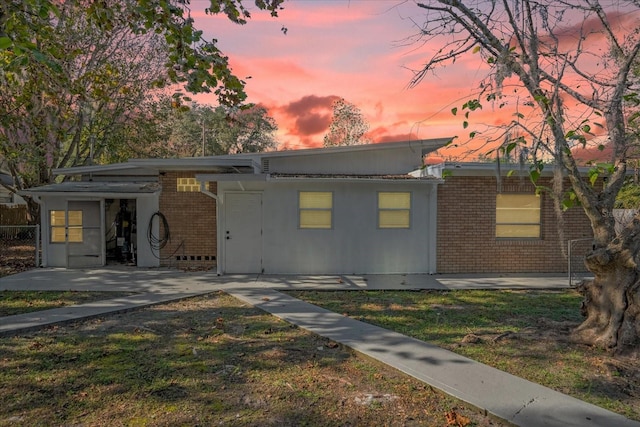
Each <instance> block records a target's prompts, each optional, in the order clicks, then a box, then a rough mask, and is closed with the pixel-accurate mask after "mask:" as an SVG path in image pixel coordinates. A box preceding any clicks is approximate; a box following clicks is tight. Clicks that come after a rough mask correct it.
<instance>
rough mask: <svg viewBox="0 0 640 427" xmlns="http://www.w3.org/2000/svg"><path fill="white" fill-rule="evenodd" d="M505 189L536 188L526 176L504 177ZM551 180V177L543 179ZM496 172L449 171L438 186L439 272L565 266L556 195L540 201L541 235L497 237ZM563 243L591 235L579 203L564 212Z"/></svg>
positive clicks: (559, 269)
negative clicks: (465, 173) (468, 173)
mask: <svg viewBox="0 0 640 427" xmlns="http://www.w3.org/2000/svg"><path fill="white" fill-rule="evenodd" d="M501 184H502V185H501V191H502V192H503V193H520V192H524V193H529V194H533V192H534V187H533V185H532V184H531V183H530V182H529V181H528V179H526V178H520V177H512V178H504V179H503V180H502V183H501ZM540 184H542V185H549V181H548V180H543V181H541V182H540ZM497 194H498V183H497V180H496V178H495V177H470V176H455V175H454V176H451V177H448V178H446V179H445V182H444V184H442V185H441V186H440V187H439V188H438V243H437V247H438V259H437V269H438V272H439V273H511V272H514V273H515V272H519V273H526V272H550V273H551V272H553V273H558V272H566V271H567V265H568V264H567V259H566V257H565V256H564V255H563V250H562V248H561V246H560V237H559V233H558V227H559V222H558V219H557V216H556V214H555V212H554V208H553V203H552V200H551V199H550V198H549V196H547V195H543V198H542V201H541V220H542V230H541V238H540V239H530V240H528V239H519V240H518V239H509V240H505V239H497V238H496V237H495V219H496V195H497ZM563 217H564V236H563V239H562V240H563V241H562V245H564V246H565V247H566V241H567V240H570V239H580V238H589V237H591V236H592V232H591V227H590V226H589V222H588V220H587V217H586V215H585V214H584V212H583V210H582V209H581V208H580V207H575V208H572V209H570V210H568V211H566V212H564V214H563Z"/></svg>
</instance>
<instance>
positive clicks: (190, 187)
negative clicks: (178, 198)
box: [177, 178, 209, 192]
mask: <svg viewBox="0 0 640 427" xmlns="http://www.w3.org/2000/svg"><path fill="white" fill-rule="evenodd" d="M204 187H205V189H207V190H208V189H209V183H208V182H205V184H204ZM177 188H178V191H179V192H199V191H200V182H199V181H196V179H195V178H178V182H177Z"/></svg>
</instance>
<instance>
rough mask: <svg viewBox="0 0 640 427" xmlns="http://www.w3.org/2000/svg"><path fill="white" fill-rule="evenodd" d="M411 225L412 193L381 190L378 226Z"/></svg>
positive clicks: (396, 226) (407, 226) (400, 226)
mask: <svg viewBox="0 0 640 427" xmlns="http://www.w3.org/2000/svg"><path fill="white" fill-rule="evenodd" d="M410 227H411V193H410V192H408V191H393V192H391V191H381V192H379V193H378V228H410Z"/></svg>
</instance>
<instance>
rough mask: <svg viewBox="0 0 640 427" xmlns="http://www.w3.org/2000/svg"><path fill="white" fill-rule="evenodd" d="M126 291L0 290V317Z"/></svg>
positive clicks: (86, 301)
mask: <svg viewBox="0 0 640 427" xmlns="http://www.w3.org/2000/svg"><path fill="white" fill-rule="evenodd" d="M126 295H131V293H126V292H84V291H0V317H3V316H12V315H14V314H22V313H30V312H33V311H40V310H48V309H51V308H58V307H64V306H67V305H74V304H86V303H88V302H93V301H100V300H105V299H111V298H118V297H121V296H126Z"/></svg>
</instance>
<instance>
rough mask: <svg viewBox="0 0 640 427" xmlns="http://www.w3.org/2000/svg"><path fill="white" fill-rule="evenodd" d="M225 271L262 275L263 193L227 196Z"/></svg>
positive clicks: (228, 272)
mask: <svg viewBox="0 0 640 427" xmlns="http://www.w3.org/2000/svg"><path fill="white" fill-rule="evenodd" d="M224 206H225V210H224V212H225V227H224V230H223V233H224V235H223V236H222V238H223V239H224V264H225V269H224V272H225V273H227V274H233V273H239V274H249V273H261V272H262V193H226V194H225V196H224Z"/></svg>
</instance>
